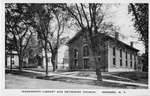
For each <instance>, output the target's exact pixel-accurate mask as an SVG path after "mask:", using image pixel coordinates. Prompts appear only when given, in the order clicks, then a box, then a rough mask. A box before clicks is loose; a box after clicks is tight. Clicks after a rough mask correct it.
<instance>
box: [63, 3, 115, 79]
mask: <svg viewBox="0 0 150 96" xmlns="http://www.w3.org/2000/svg"><path fill="white" fill-rule="evenodd" d="M104 7H106V9H108V8H109V7H110V6H109V5H107V4H101V3H86V4H83V3H80V4H66V9H67V10H68V12H69V14H70V15H71V16H72V17H73V18H74V19H75V21H76V22H77V23H76V25H77V26H79V27H80V28H81V30H82V32H83V34H84V35H85V37H86V40H87V42H88V45H89V46H90V48H91V50H92V53H93V57H94V61H95V65H96V75H97V80H98V81H102V75H101V66H100V62H99V60H98V53H99V49H101V50H100V52H104V51H105V46H106V43H105V42H104V40H105V36H104V35H106V34H108V33H110V32H112V30H114V31H116V29H114V26H113V24H112V23H110V22H109V23H106V22H104V19H106V10H103V8H104ZM99 33H103V35H99V36H97V35H98V34H99Z"/></svg>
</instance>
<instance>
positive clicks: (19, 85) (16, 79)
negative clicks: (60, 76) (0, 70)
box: [5, 74, 106, 89]
mask: <svg viewBox="0 0 150 96" xmlns="http://www.w3.org/2000/svg"><path fill="white" fill-rule="evenodd" d="M5 81H6V82H5V89H106V87H101V86H92V85H86V84H75V83H67V82H60V81H50V80H41V79H35V78H29V77H23V76H19V75H12V74H6V75H5Z"/></svg>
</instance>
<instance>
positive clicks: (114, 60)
mask: <svg viewBox="0 0 150 96" xmlns="http://www.w3.org/2000/svg"><path fill="white" fill-rule="evenodd" d="M113 66H116V48H115V46H114V47H113Z"/></svg>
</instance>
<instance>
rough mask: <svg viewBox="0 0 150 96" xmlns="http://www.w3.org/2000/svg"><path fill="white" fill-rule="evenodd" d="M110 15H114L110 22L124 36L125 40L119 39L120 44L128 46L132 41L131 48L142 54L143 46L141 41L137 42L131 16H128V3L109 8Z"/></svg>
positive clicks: (136, 34)
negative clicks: (118, 28) (117, 27)
mask: <svg viewBox="0 0 150 96" xmlns="http://www.w3.org/2000/svg"><path fill="white" fill-rule="evenodd" d="M110 13H112V14H114V15H113V17H112V19H111V20H112V21H113V22H114V23H115V25H117V26H119V27H120V33H121V34H123V35H125V36H126V37H127V38H126V39H120V40H121V41H122V42H124V43H126V44H128V45H130V42H131V41H133V42H135V43H133V47H134V48H136V49H138V50H140V52H139V53H140V54H142V53H144V46H143V44H142V42H141V41H138V38H133V37H139V34H138V33H137V32H136V30H135V28H134V26H133V24H134V22H133V21H132V18H133V16H132V14H128V3H122V4H120V5H118V7H114V8H111V10H110Z"/></svg>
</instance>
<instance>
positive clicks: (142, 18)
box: [129, 3, 149, 67]
mask: <svg viewBox="0 0 150 96" xmlns="http://www.w3.org/2000/svg"><path fill="white" fill-rule="evenodd" d="M131 12H132V15H133V16H134V17H133V21H134V27H135V30H136V31H137V32H138V33H139V34H140V38H139V40H140V41H142V42H143V44H144V46H145V53H144V54H143V55H142V56H144V57H145V58H144V59H145V60H143V61H144V62H143V63H144V66H145V67H148V14H149V12H148V3H135V4H133V3H130V5H129V13H131Z"/></svg>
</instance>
